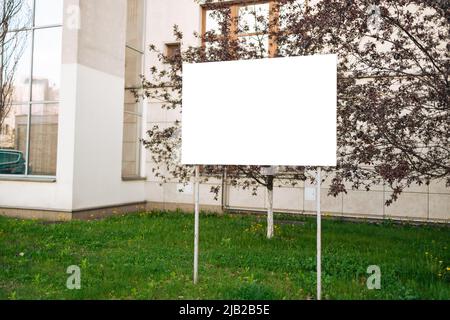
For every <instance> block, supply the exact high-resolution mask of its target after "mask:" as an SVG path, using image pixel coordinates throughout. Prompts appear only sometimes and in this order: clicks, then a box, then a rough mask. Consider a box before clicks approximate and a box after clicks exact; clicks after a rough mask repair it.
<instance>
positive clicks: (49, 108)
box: [29, 104, 59, 176]
mask: <svg viewBox="0 0 450 320" xmlns="http://www.w3.org/2000/svg"><path fill="white" fill-rule="evenodd" d="M58 107H59V106H58V104H33V105H32V107H31V131H30V159H29V161H30V163H29V174H31V175H38V176H54V175H56V155H57V146H58Z"/></svg>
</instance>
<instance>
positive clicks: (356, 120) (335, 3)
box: [142, 0, 450, 235]
mask: <svg viewBox="0 0 450 320" xmlns="http://www.w3.org/2000/svg"><path fill="white" fill-rule="evenodd" d="M204 5H205V8H207V9H210V11H208V15H209V18H210V19H213V20H214V21H215V22H216V24H217V28H216V29H215V30H211V31H206V32H205V33H203V34H196V36H197V37H198V38H199V39H200V40H201V43H202V45H200V46H189V47H186V48H185V49H183V50H182V51H181V52H179V53H177V54H175V55H173V56H168V55H166V54H165V53H163V52H160V51H158V50H157V48H156V47H155V46H150V50H152V51H154V52H156V53H157V54H158V58H159V60H160V62H161V65H162V67H153V68H152V69H151V73H152V78H151V79H143V81H142V83H143V95H144V96H146V97H149V98H152V99H158V100H160V101H162V102H163V108H165V109H176V110H179V111H180V112H182V81H183V78H182V63H183V62H191V63H197V62H209V61H229V60H239V59H260V58H265V57H268V56H270V57H274V58H276V57H288V56H299V55H311V54H325V53H336V54H338V57H339V62H338V97H337V98H338V106H337V108H338V119H337V124H338V127H337V130H338V132H337V135H338V165H337V167H336V168H324V170H325V171H326V172H327V174H328V175H329V176H330V177H331V181H332V184H331V187H330V195H334V196H337V195H338V194H339V193H342V192H346V190H347V188H352V189H360V188H364V189H366V190H370V189H371V187H373V186H374V185H377V184H386V185H388V186H390V187H391V188H392V190H393V191H392V196H391V198H390V199H388V200H387V202H386V204H387V205H389V204H391V203H392V201H395V200H396V199H397V197H398V195H399V194H400V193H401V192H402V190H404V188H406V187H408V186H411V185H412V184H419V185H420V184H428V183H430V181H431V180H439V179H445V180H446V182H447V185H450V175H449V170H450V147H449V139H450V136H449V132H450V130H449V127H448V116H449V101H448V99H449V92H450V87H449V69H450V62H449V61H450V60H449V49H450V47H449V46H450V45H449V40H450V39H449V31H448V22H449V20H450V18H449V9H448V5H447V3H446V1H432V0H429V1H424V0H422V1H416V0H409V1H407V0H379V1H365V0H355V1H342V0H328V1H315V3H314V4H313V3H309V4H308V5H306V4H305V3H304V1H298V0H278V1H272V2H271V4H270V11H271V12H270V15H267V13H266V12H264V11H263V10H261V8H260V7H259V6H258V5H248V6H246V7H244V10H247V12H245V11H244V13H243V15H241V14H240V13H239V14H236V12H235V11H233V7H230V5H229V4H227V3H226V2H224V1H218V2H217V1H206V2H205V4H204ZM244 15H245V16H246V18H243V16H244ZM248 31H251V34H252V37H240V36H239V35H241V34H246V32H248ZM174 37H175V39H176V41H177V42H180V43H182V42H183V34H182V33H181V32H180V30H179V29H178V27H176V26H175V27H174ZM272 81H276V79H272ZM230 85H232V84H230ZM255 117H256V115H255ZM180 128H181V123H180V122H179V121H176V122H174V123H173V125H172V126H169V127H165V128H160V127H158V126H155V127H153V128H151V129H150V130H149V132H148V138H147V139H146V140H144V141H143V142H144V144H145V146H146V147H147V148H148V149H149V150H150V151H151V155H152V157H153V160H154V162H155V163H156V166H155V167H154V169H153V170H154V171H155V174H156V176H159V177H160V178H161V181H162V182H165V181H166V179H167V178H169V177H172V178H173V177H175V178H176V179H178V180H179V181H180V182H182V183H187V182H188V181H189V180H190V178H191V176H192V173H193V168H192V167H189V166H182V165H181V164H180V163H179V161H178V159H179V157H178V156H176V155H177V153H178V152H179V150H180V145H181V136H180V134H179V132H180ZM268 130H270V129H268ZM210 134H212V135H214V132H211V133H210ZM311 169H314V168H304V167H283V168H280V172H279V174H277V175H276V176H266V175H264V174H263V172H261V167H258V166H227V167H223V166H205V167H203V168H202V173H203V179H205V180H206V179H208V178H210V177H217V178H223V175H224V174H225V173H226V178H227V180H228V182H229V183H230V184H231V185H232V186H239V187H242V188H244V189H251V190H252V191H253V193H257V192H258V188H259V187H261V186H263V187H267V188H268V190H269V192H271V190H272V189H273V186H274V183H275V184H289V185H296V184H297V183H298V182H299V181H305V180H307V179H310V180H311V181H314V176H312V175H310V172H311ZM219 188H220V187H219V186H217V187H213V188H212V190H211V191H212V192H214V193H215V194H216V195H217V194H218V192H219V190H220V189H219ZM272 232H273V230H272ZM270 234H271V231H270V230H268V235H270Z"/></svg>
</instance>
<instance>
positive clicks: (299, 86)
mask: <svg viewBox="0 0 450 320" xmlns="http://www.w3.org/2000/svg"><path fill="white" fill-rule="evenodd" d="M336 65H337V57H336V55H317V56H305V57H289V58H272V59H261V60H240V61H230V62H209V63H197V64H187V63H186V64H184V65H183V115H182V160H181V161H182V163H183V164H192V165H201V164H203V165H208V164H209V165H273V166H276V165H290V166H335V165H336V81H337V80H336V78H337V74H336Z"/></svg>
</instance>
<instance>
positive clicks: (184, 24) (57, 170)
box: [0, 0, 450, 223]
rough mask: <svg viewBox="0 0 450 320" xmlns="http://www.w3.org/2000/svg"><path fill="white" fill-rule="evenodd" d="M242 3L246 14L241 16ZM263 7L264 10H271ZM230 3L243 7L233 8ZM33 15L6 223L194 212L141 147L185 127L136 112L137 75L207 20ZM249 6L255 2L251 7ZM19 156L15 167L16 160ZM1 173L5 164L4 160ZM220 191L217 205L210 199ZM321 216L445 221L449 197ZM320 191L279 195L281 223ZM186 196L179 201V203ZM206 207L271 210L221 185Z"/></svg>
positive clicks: (137, 1) (150, 13)
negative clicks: (156, 130)
mask: <svg viewBox="0 0 450 320" xmlns="http://www.w3.org/2000/svg"><path fill="white" fill-rule="evenodd" d="M244 2H245V1H241V2H239V5H245V3H244ZM268 2H269V1H267V3H264V1H263V2H261V5H263V6H265V5H267V6H268V5H269V4H268ZM231 3H237V2H236V1H234V2H231ZM29 4H30V6H29V7H30V10H31V11H30V12H31V14H32V16H33V19H32V21H31V22H30V24H29V26H28V28H27V29H26V30H24V31H21V32H24V36H25V38H26V39H27V40H26V46H25V50H24V54H23V55H22V56H21V59H20V63H19V65H18V69H17V76H16V82H15V91H14V98H13V100H14V101H13V104H12V107H11V111H10V113H9V115H8V116H7V117H6V120H5V121H4V122H3V125H2V130H1V131H0V214H2V215H8V216H15V217H22V218H39V219H46V220H70V219H76V218H89V217H98V216H107V215H112V214H117V213H125V212H135V211H140V210H151V209H165V210H173V209H176V208H180V209H183V210H191V209H192V208H193V199H194V195H193V188H192V186H189V185H188V186H185V187H183V186H181V185H179V183H178V182H177V181H175V180H174V181H172V182H170V181H169V182H166V183H162V182H161V180H160V179H159V178H158V177H156V176H155V175H154V174H153V171H152V168H153V167H154V164H153V163H152V160H151V155H150V154H149V153H148V151H147V150H146V149H145V148H144V147H143V145H142V144H141V143H140V140H139V139H140V138H143V137H145V134H146V131H147V129H149V128H152V127H153V126H154V125H159V126H164V125H168V124H171V123H173V122H174V121H176V120H177V119H180V114H179V112H178V111H167V110H163V109H162V108H161V105H162V102H161V101H153V100H147V101H141V102H136V100H135V98H134V96H133V94H132V89H133V88H136V87H137V86H138V85H139V81H140V78H139V75H140V74H144V75H146V76H149V72H150V67H151V66H153V65H155V64H158V61H157V57H156V56H155V55H154V54H151V53H150V52H149V50H148V49H147V46H148V45H149V44H154V45H156V46H157V48H159V49H160V50H163V51H164V50H165V51H166V52H170V50H177V46H178V44H177V43H174V37H173V33H172V31H173V25H174V24H177V25H178V26H179V28H180V30H181V31H182V32H183V33H184V40H183V43H182V44H181V46H182V47H186V46H189V45H199V40H198V38H196V37H195V36H194V35H193V33H194V32H199V33H200V32H202V31H204V29H205V28H208V27H209V25H208V23H209V22H208V19H207V17H206V16H205V15H206V14H207V13H206V12H205V10H203V8H202V6H201V4H199V3H198V2H197V1H194V0H95V1H92V0H29ZM247 5H248V3H247ZM2 152H3V154H4V155H3V158H5V154H7V153H14V155H15V156H16V157H19V158H21V159H22V160H19V159H15V158H14V157H13V158H12V159H13V160H14V161H16V162H17V161H18V162H21V163H22V165H20V164H19V165H17V166H16V171H15V172H9V171H8V170H10V169H8V168H5V167H3V169H2V162H1V161H2V160H1V159H2ZM17 155H18V156H17ZM3 161H4V162H5V160H3ZM217 185H221V186H223V191H222V192H221V193H220V194H219V198H218V199H217V200H215V199H214V196H213V194H211V193H210V189H211V187H212V186H217ZM327 186H328V185H327V183H326V182H325V183H324V184H323V186H322V187H323V190H322V192H321V194H322V199H321V201H322V210H323V212H324V213H327V214H330V215H333V216H339V217H363V218H376V219H402V220H403V219H405V220H417V221H429V222H446V223H448V222H449V220H450V190H449V189H448V188H446V187H445V184H444V183H443V182H442V183H433V184H431V185H430V186H416V187H411V188H409V189H408V190H406V191H405V192H404V193H403V194H402V195H401V196H400V198H399V200H398V201H397V202H395V203H394V204H393V205H391V206H389V207H386V206H385V205H384V202H385V201H386V199H387V198H388V197H389V190H388V189H387V187H386V186H383V185H380V186H378V187H375V188H374V189H373V190H372V191H369V192H366V191H354V190H349V191H348V193H347V194H341V195H339V196H338V197H337V198H334V197H329V196H327V192H328V190H327ZM313 188H314V187H313V186H311V185H309V184H308V183H300V184H299V185H298V186H297V187H277V188H275V190H274V207H275V211H278V212H289V213H297V214H309V213H313V212H314V211H315V200H314V195H312V194H311V191H312V190H313ZM180 189H183V192H180ZM200 192H201V195H200V202H201V205H202V208H204V209H205V210H211V211H223V210H230V211H233V210H236V211H264V210H265V208H266V200H265V199H266V195H265V191H264V190H263V189H261V190H260V193H259V194H258V195H257V196H253V195H252V194H251V192H250V191H243V190H239V189H236V188H233V187H231V186H229V185H228V184H227V181H222V180H220V179H219V180H215V181H210V182H208V183H206V184H202V185H201V186H200Z"/></svg>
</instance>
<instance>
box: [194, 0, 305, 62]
mask: <svg viewBox="0 0 450 320" xmlns="http://www.w3.org/2000/svg"><path fill="white" fill-rule="evenodd" d="M306 1H307V0H295V1H292V2H288V3H285V4H279V3H278V1H270V0H259V1H258V0H240V1H230V3H229V4H228V5H227V4H226V3H225V7H224V3H220V4H218V3H211V4H208V5H204V6H203V10H202V11H203V15H202V34H203V35H205V33H207V32H214V35H216V38H217V37H219V38H220V37H221V36H222V30H221V26H220V24H219V23H218V21H221V19H223V18H224V17H226V18H228V20H229V22H230V23H229V31H230V32H229V34H230V37H232V38H234V39H235V40H238V42H239V44H240V45H241V46H243V47H247V48H257V49H259V50H260V52H259V56H260V57H275V56H276V55H277V52H278V50H279V48H278V44H277V41H276V39H273V37H272V38H271V37H270V36H269V34H270V33H273V32H277V31H278V30H280V28H283V26H284V21H282V19H280V17H281V16H283V14H284V13H286V12H288V11H289V10H297V9H300V8H301V7H302V6H303V4H304V3H306ZM221 12H222V14H221ZM205 45H206V46H208V47H212V46H214V41H211V40H208V41H207V42H206V43H205Z"/></svg>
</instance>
